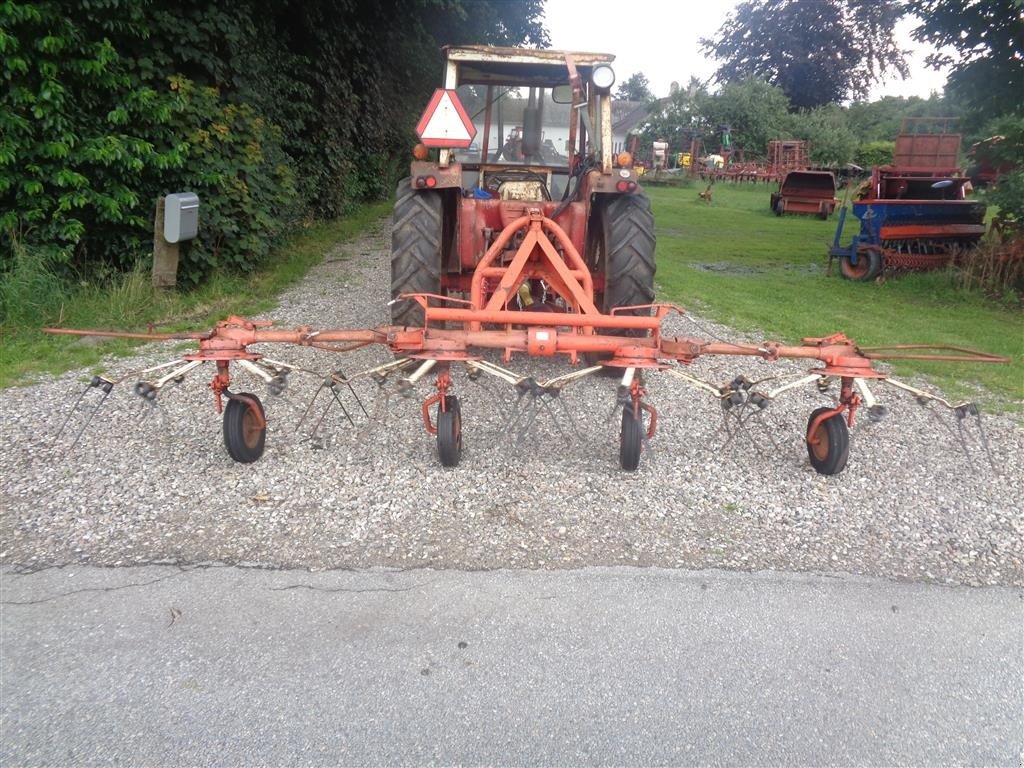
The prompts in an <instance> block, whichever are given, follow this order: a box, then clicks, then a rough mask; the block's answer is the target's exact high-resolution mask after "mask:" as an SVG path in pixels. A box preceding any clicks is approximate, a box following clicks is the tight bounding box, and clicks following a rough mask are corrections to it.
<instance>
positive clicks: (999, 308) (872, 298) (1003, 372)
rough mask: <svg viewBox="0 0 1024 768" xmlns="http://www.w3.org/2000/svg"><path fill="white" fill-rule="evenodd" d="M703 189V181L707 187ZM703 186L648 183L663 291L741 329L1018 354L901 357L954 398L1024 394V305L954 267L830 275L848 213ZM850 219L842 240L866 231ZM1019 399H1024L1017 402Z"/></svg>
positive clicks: (767, 189)
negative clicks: (775, 205) (976, 360)
mask: <svg viewBox="0 0 1024 768" xmlns="http://www.w3.org/2000/svg"><path fill="white" fill-rule="evenodd" d="M702 188H703V187H702ZM697 191H698V190H697V188H696V187H692V186H691V187H654V188H650V189H648V190H647V193H648V195H649V196H650V198H651V203H652V206H653V209H654V220H655V227H656V231H657V236H658V250H657V258H658V273H657V283H658V297H659V300H662V301H671V302H674V303H678V304H681V305H683V306H684V307H685V306H688V307H690V308H691V309H693V310H695V311H697V312H698V313H700V314H702V315H704V316H706V317H709V318H711V319H714V320H717V321H719V322H723V323H727V324H729V325H731V326H734V327H736V328H739V329H742V330H753V329H759V330H762V331H764V332H765V334H767V335H768V336H769V337H771V338H773V339H778V340H782V341H786V342H790V343H793V342H797V341H799V339H800V338H802V337H805V336H827V335H829V334H831V333H835V332H840V331H841V332H843V333H845V334H846V335H847V336H850V337H851V338H853V339H855V340H856V341H857V342H858V343H859V344H862V345H864V346H875V345H882V344H915V343H918V344H948V345H952V346H959V347H970V348H973V349H979V350H983V351H986V352H991V353H994V354H997V355H1001V356H1003V357H1009V358H1011V360H1012V361H1011V363H1010V364H1009V365H992V364H967V363H948V362H942V363H940V362H928V361H905V362H899V363H895V362H894V364H893V365H894V370H895V371H896V373H897V374H900V375H907V374H912V373H923V374H926V375H928V376H929V377H930V378H931V379H932V380H933V381H934V382H935V383H936V384H937V385H939V386H940V387H941V388H942V389H944V390H945V391H947V392H948V393H950V394H951V395H954V396H964V395H972V396H973V395H975V394H976V393H974V392H971V389H972V384H980V385H982V386H983V387H985V388H986V389H987V390H989V391H990V392H991V393H992V397H987V398H986V397H982V398H980V399H982V400H983V401H985V402H986V404H987V405H989V406H990V407H994V408H999V409H1001V408H1012V409H1019V407H1020V402H1019V401H1021V400H1022V399H1024V313H1022V312H1021V311H1020V309H1019V307H1013V306H1010V305H1003V304H1001V303H999V302H996V301H994V300H991V299H989V298H986V297H985V296H984V295H982V294H981V293H980V292H967V291H962V290H959V289H957V288H956V286H955V283H954V277H953V275H952V274H951V273H950V272H947V271H939V272H932V273H927V274H909V275H902V276H899V277H894V278H890V279H888V280H887V281H886V282H884V283H882V284H877V283H855V282H850V281H848V280H844V279H842V278H841V277H839V274H838V269H837V268H838V264H836V269H833V272H832V274H831V275H829V274H827V270H826V267H827V264H828V248H829V245H830V244H831V241H832V238H833V236H834V233H835V227H836V221H837V216H838V212H837V213H836V215H834V216H833V217H832V218H830V219H829V220H827V221H821V220H820V219H818V218H816V217H813V216H797V215H793V214H787V215H785V216H782V217H778V216H775V215H774V214H773V213H772V212H771V211H770V210H769V195H770V194H771V192H772V191H774V187H773V186H771V185H768V186H765V185H753V184H726V183H719V184H716V185H715V186H714V188H713V191H714V199H713V202H712V203H711V204H710V205H708V204H706V203H705V202H704V201H702V200H700V199H698V197H697ZM857 224H858V222H857V220H856V219H854V218H853V217H852V215H851V216H850V218H849V219H848V221H847V224H846V230H845V231H844V233H843V238H842V243H843V244H844V245H845V244H847V243H849V241H850V239H851V238H852V236H853V234H854V233H855V232H856V230H857ZM1013 401H1018V402H1017V403H1016V404H1015V403H1014V402H1013Z"/></svg>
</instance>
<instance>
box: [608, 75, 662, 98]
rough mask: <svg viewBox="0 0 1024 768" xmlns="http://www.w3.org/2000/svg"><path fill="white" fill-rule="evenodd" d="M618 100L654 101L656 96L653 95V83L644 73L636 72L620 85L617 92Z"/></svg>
mask: <svg viewBox="0 0 1024 768" xmlns="http://www.w3.org/2000/svg"><path fill="white" fill-rule="evenodd" d="M615 98H616V99H622V100H623V101H652V100H653V99H654V94H653V93H651V83H650V81H648V79H647V75H645V74H644V73H643V72H636V73H635V74H632V75H630V76H629V77H627V78H626V79H625V80H623V81H622V83H620V84H619V89H618V91H616V92H615Z"/></svg>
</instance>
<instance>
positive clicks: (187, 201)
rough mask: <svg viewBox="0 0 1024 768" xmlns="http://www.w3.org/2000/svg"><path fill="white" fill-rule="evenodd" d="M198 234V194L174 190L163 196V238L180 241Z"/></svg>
mask: <svg viewBox="0 0 1024 768" xmlns="http://www.w3.org/2000/svg"><path fill="white" fill-rule="evenodd" d="M197 234H199V195H197V194H195V193H193V192H175V193H174V194H171V195H167V197H165V198H164V240H166V241H167V242H168V243H180V242H182V241H183V240H191V239H192V238H194V237H195V236H196V235H197Z"/></svg>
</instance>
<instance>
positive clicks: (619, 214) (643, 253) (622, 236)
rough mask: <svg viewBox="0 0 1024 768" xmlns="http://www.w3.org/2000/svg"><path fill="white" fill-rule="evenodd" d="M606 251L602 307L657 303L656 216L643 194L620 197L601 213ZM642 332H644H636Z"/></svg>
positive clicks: (637, 311) (643, 312)
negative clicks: (655, 281)
mask: <svg viewBox="0 0 1024 768" xmlns="http://www.w3.org/2000/svg"><path fill="white" fill-rule="evenodd" d="M600 226H601V228H602V240H603V248H604V270H605V281H604V300H603V304H602V305H601V306H600V307H599V308H600V309H601V310H602V311H603V312H610V311H611V310H613V309H615V308H617V307H629V306H634V305H637V304H650V303H651V302H653V301H654V271H655V265H654V246H655V238H654V215H653V214H652V213H651V201H650V200H648V199H647V197H646V196H644V195H617V196H615V197H613V198H612V199H611V200H609V201H608V203H607V204H606V205H605V206H604V210H603V211H601V224H600ZM626 314H630V315H650V314H651V310H650V309H649V308H648V309H635V310H630V311H629V312H628V313H626ZM637 333H641V332H637Z"/></svg>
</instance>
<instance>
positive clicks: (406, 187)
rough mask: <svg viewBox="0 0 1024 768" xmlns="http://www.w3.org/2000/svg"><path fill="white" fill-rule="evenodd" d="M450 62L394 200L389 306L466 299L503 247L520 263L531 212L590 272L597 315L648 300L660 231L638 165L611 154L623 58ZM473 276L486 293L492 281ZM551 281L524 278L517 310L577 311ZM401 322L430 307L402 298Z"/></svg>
mask: <svg viewBox="0 0 1024 768" xmlns="http://www.w3.org/2000/svg"><path fill="white" fill-rule="evenodd" d="M444 53H445V69H444V81H443V83H442V87H441V88H438V89H437V90H436V91H435V92H434V96H433V98H432V99H431V102H430V104H429V105H428V106H427V108H426V110H425V111H424V113H423V117H422V118H421V120H420V123H419V125H418V126H417V134H418V135H419V138H420V141H421V143H420V144H419V145H417V146H416V148H415V149H414V152H413V156H414V157H415V160H413V162H412V163H411V165H410V168H409V177H408V178H407V179H404V180H403V181H402V182H400V183H399V186H398V190H397V194H396V200H395V216H394V227H393V230H392V259H391V263H392V275H391V277H392V279H391V289H392V296H393V297H394V298H396V299H397V298H398V297H400V296H403V295H406V296H408V295H412V294H430V295H431V296H434V297H445V296H453V295H460V294H461V295H465V294H468V293H469V292H470V290H471V287H472V285H473V279H474V271H475V270H476V268H477V266H478V265H479V264H480V263H481V262H482V260H483V259H484V256H485V254H486V253H487V252H488V250H489V249H490V248H491V247H492V246H493V245H494V244H495V243H496V242H499V241H501V242H502V243H507V249H508V252H509V254H511V253H513V252H514V248H515V247H516V246H517V243H518V242H520V241H521V239H522V238H521V236H520V237H518V238H517V237H513V236H512V235H511V234H508V236H507V237H505V238H504V239H502V236H503V233H505V230H506V229H507V228H508V227H510V226H513V225H514V224H515V223H516V222H520V224H519V226H522V224H521V222H522V220H523V217H524V216H527V215H535V216H539V217H541V218H543V219H544V220H546V221H550V222H552V223H553V225H554V226H556V227H557V229H558V230H559V234H558V235H557V236H556V237H555V239H556V240H559V245H558V246H557V249H558V250H560V251H562V252H564V251H566V250H567V249H566V248H565V246H564V245H563V244H562V242H563V240H562V236H564V243H566V244H568V245H571V247H572V249H573V250H574V251H575V252H576V254H577V256H578V258H581V259H582V260H583V261H584V262H585V263H586V265H587V268H588V270H589V272H590V275H589V276H588V278H587V279H588V280H589V281H592V283H593V292H594V300H595V301H596V302H597V305H596V306H597V308H598V310H599V311H611V310H612V309H616V308H619V307H627V306H629V307H634V306H637V305H648V304H650V302H651V301H652V300H653V296H654V221H653V218H652V216H651V212H650V203H649V202H648V201H647V198H646V197H644V196H643V194H642V191H641V189H640V187H639V185H638V182H637V175H636V172H635V171H634V169H633V159H632V157H631V156H630V155H629V153H628V152H619V153H616V151H615V150H616V149H619V148H618V147H616V146H615V140H614V138H613V134H612V97H611V88H612V86H613V85H614V83H615V73H614V71H613V70H612V67H611V64H612V62H613V61H614V59H615V57H614V56H612V55H611V54H605V53H586V52H574V51H554V50H534V49H525V48H498V47H489V46H475V45H471V46H458V47H456V46H449V47H446V48H445V49H444ZM545 226H549V225H545ZM504 258H505V257H501V258H498V261H499V262H501V261H503V260H504ZM509 258H510V256H509ZM571 260H572V259H571V258H568V257H566V261H567V262H568V261H571ZM552 269H555V267H552ZM556 271H557V270H556ZM477 278H478V279H477V283H478V284H479V285H481V286H483V289H482V290H483V291H484V293H485V294H487V292H488V291H490V290H491V287H492V283H493V282H494V281H493V280H492V278H491V277H486V276H482V275H478V276H477ZM549 278H550V276H547V277H544V276H538V275H535V276H533V277H531V278H529V279H528V280H527V281H526V287H525V288H523V290H522V292H521V298H517V299H514V300H513V301H512V302H511V305H510V306H511V308H513V309H515V308H521V307H523V306H527V305H529V306H534V308H536V307H539V306H544V307H546V308H548V309H550V310H552V311H575V310H574V307H575V306H576V303H578V302H577V300H576V298H575V297H574V296H572V295H566V294H572V293H573V292H572V291H570V290H568V288H566V286H564V285H562V284H561V283H562V281H560V280H555V279H549ZM438 300H439V299H438ZM630 311H632V310H630ZM636 311H642V310H636ZM648 311H649V310H648ZM392 319H393V320H394V321H395V322H396V323H401V324H407V325H418V324H421V323H422V319H423V311H422V309H421V308H420V306H419V305H418V304H416V303H415V302H410V301H408V300H405V301H402V302H396V303H395V304H394V305H393V306H392Z"/></svg>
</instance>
